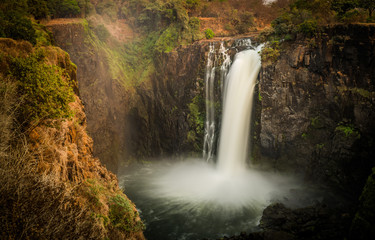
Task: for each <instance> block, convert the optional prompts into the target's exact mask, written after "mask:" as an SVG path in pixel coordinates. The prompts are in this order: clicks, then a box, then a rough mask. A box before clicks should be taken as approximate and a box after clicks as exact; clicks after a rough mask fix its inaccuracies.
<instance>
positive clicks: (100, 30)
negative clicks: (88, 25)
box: [94, 24, 110, 42]
mask: <svg viewBox="0 0 375 240" xmlns="http://www.w3.org/2000/svg"><path fill="white" fill-rule="evenodd" d="M94 32H95V34H96V36H98V38H99V40H100V41H102V42H106V41H107V39H108V37H109V36H110V33H109V32H108V30H107V28H106V27H105V26H104V25H103V24H100V25H98V26H96V27H95V28H94Z"/></svg>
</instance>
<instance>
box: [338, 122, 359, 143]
mask: <svg viewBox="0 0 375 240" xmlns="http://www.w3.org/2000/svg"><path fill="white" fill-rule="evenodd" d="M335 131H338V132H342V133H344V135H345V137H350V136H353V137H355V138H356V139H359V138H361V134H360V133H359V132H358V131H357V130H356V129H355V128H354V126H353V125H352V124H343V123H339V125H338V126H337V127H336V129H335Z"/></svg>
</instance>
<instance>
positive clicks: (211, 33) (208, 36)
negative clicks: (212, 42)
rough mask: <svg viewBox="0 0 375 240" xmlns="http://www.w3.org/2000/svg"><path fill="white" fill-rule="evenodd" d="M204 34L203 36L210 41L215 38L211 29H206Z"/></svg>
mask: <svg viewBox="0 0 375 240" xmlns="http://www.w3.org/2000/svg"><path fill="white" fill-rule="evenodd" d="M204 34H205V36H206V38H207V39H211V38H213V37H215V33H214V31H212V29H210V28H207V29H206V30H205V31H204Z"/></svg>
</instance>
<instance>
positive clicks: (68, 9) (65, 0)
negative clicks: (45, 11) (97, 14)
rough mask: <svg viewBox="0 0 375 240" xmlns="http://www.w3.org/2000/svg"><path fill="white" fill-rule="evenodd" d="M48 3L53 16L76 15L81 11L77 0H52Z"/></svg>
mask: <svg viewBox="0 0 375 240" xmlns="http://www.w3.org/2000/svg"><path fill="white" fill-rule="evenodd" d="M47 3H48V8H49V10H50V12H51V14H52V16H53V17H61V18H63V17H76V16H78V15H79V14H80V13H81V9H80V8H79V6H78V2H77V1H76V0H52V1H48V2H47Z"/></svg>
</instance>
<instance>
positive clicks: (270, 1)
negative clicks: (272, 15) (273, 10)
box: [263, 0, 277, 4]
mask: <svg viewBox="0 0 375 240" xmlns="http://www.w3.org/2000/svg"><path fill="white" fill-rule="evenodd" d="M276 1H277V0H263V3H264V4H268V3H272V2H276Z"/></svg>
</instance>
